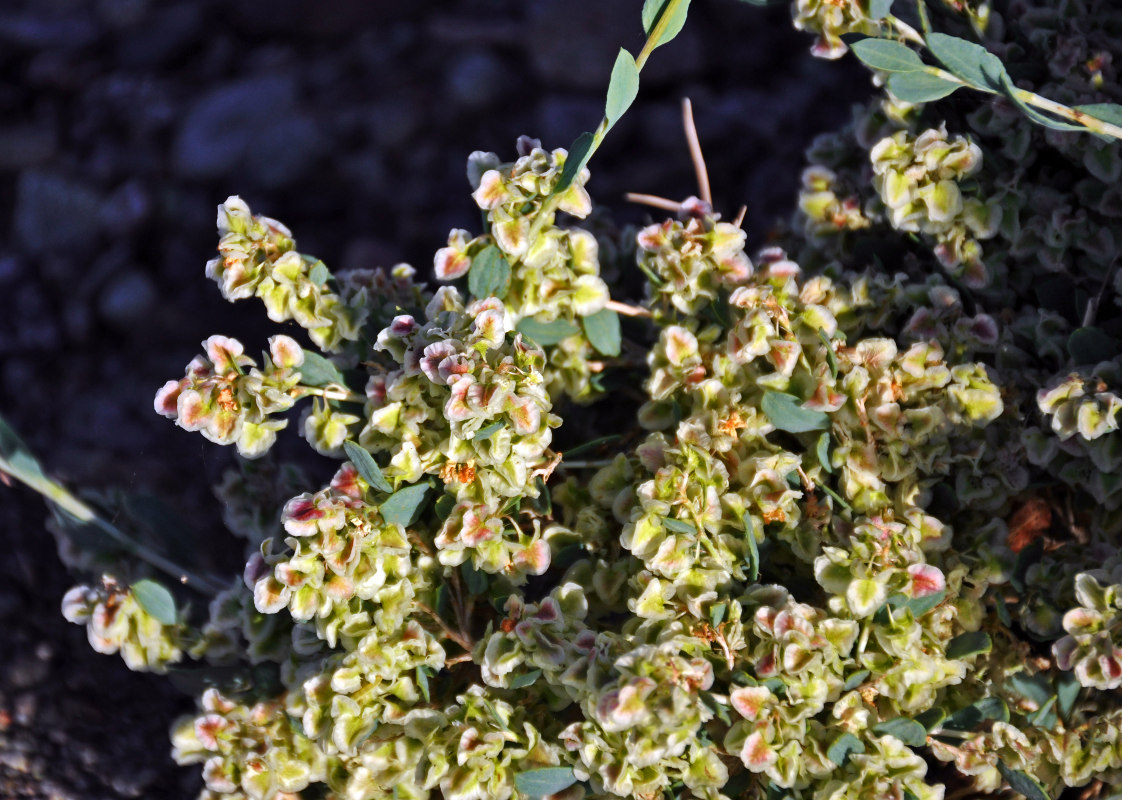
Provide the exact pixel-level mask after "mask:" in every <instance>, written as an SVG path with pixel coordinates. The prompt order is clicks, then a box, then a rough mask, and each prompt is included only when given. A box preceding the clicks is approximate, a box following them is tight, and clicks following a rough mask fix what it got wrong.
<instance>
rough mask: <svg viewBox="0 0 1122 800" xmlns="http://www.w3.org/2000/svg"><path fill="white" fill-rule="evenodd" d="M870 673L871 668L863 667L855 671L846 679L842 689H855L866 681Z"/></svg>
mask: <svg viewBox="0 0 1122 800" xmlns="http://www.w3.org/2000/svg"><path fill="white" fill-rule="evenodd" d="M869 674H870V673H869V670H867V669H862V670H858V671H857V672H854V673H853V674H852V675H850V676H849V677H848V678H846V679H845V685H844V686H842V689H843V690H844V691H847V692H852V691H853V690H854V689H856V688H857V687H858V686H860V685H861V684H863V683H864V682H865V678H867V677H869Z"/></svg>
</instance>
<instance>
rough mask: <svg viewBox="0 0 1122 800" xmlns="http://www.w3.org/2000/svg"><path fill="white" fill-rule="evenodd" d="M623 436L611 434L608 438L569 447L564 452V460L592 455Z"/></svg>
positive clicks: (603, 437)
mask: <svg viewBox="0 0 1122 800" xmlns="http://www.w3.org/2000/svg"><path fill="white" fill-rule="evenodd" d="M622 438H623V436H622V435H621V434H618V433H613V434H611V435H610V436H601V437H599V438H597V439H593V440H591V441H588V442H585V443H583V444H578V445H577V446H576V447H571V448H569V449H568V450H566V451H565V458H577V457H578V456H583V455H587V454H589V453H594V452H596V451H597V450H598V449H600V448H601V447H603V446H604V445H606V444H615V443H616V442H618V441H619V440H620V439H622Z"/></svg>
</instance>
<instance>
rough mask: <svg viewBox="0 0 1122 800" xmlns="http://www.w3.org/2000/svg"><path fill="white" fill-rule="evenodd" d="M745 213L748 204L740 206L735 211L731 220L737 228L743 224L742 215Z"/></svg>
mask: <svg viewBox="0 0 1122 800" xmlns="http://www.w3.org/2000/svg"><path fill="white" fill-rule="evenodd" d="M747 213H748V206H741V207H740V211H738V212H737V213H736V219H734V220H733V221H732V224H733V225H735V226H736V227H738V228H739V227H740V226H741V225H743V224H744V216H745V215H746V214H747Z"/></svg>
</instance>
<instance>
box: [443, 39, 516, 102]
mask: <svg viewBox="0 0 1122 800" xmlns="http://www.w3.org/2000/svg"><path fill="white" fill-rule="evenodd" d="M509 83H510V81H509V78H508V75H507V70H506V69H505V68H504V67H503V64H502V62H501V61H499V59H498V58H497V57H496V56H495V55H494V53H492V52H490V51H488V50H474V51H470V52H467V53H464V54H463V55H461V56H459V57H458V58H457V59H456V60H455V61H454V62H453V63H452V67H451V69H449V71H448V93H449V95H450V96H451V98H452V100H453V101H454V102H456V103H457V104H459V105H460V106H462V107H464V108H468V109H473V110H474V109H480V108H485V107H486V106H488V105H490V104H491V103H493V102H495V101H496V100H497V99H498V98H500V97H502V95H503V92H504V90H505V89H506V87H507V86H508V85H509Z"/></svg>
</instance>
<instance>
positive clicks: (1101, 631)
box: [1052, 572, 1122, 689]
mask: <svg viewBox="0 0 1122 800" xmlns="http://www.w3.org/2000/svg"><path fill="white" fill-rule="evenodd" d="M1075 597H1076V600H1077V602H1078V603H1079V605H1078V607H1076V608H1073V609H1071V610H1070V611H1068V612H1067V613H1066V614H1064V622H1063V624H1064V630H1065V631H1067V635H1066V636H1064V637H1063V638H1062V639H1059V640H1058V641H1057V642H1056V643H1055V644H1054V645H1052V651H1053V653H1054V654H1055V656H1056V666H1058V667H1059V668H1060V669H1063V670H1068V669H1074V670H1075V677H1076V678H1077V679H1078V680H1079V683H1080V684H1081V685H1083V686H1089V687H1091V688H1094V689H1117V688H1118V687H1119V686H1122V587H1119V586H1118V585H1117V584H1113V585H1107V586H1103V585H1102V584H1101V583H1099V581H1098V580H1097V579H1096V577H1095V575H1093V574H1091V573H1086V572H1081V573H1080V574H1079V575H1077V576H1076V577H1075Z"/></svg>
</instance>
